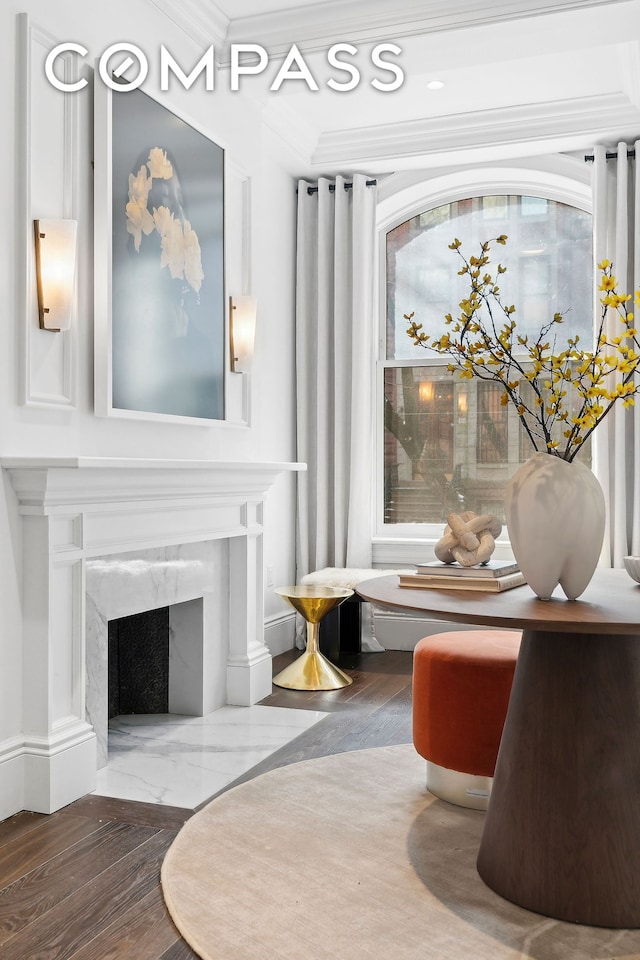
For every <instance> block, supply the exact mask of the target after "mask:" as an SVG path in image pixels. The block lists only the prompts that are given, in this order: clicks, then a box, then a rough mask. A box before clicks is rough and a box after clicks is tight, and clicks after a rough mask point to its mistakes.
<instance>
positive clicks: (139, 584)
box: [0, 457, 305, 813]
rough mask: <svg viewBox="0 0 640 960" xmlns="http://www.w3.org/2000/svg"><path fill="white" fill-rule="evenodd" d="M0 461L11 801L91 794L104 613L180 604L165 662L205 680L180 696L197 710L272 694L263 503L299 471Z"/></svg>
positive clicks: (100, 730)
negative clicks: (11, 547) (14, 629)
mask: <svg viewBox="0 0 640 960" xmlns="http://www.w3.org/2000/svg"><path fill="white" fill-rule="evenodd" d="M1 463H2V467H3V468H4V469H6V470H7V472H8V474H9V476H10V479H11V483H12V485H13V488H14V490H15V492H16V495H17V498H18V503H19V511H20V514H21V515H22V527H23V552H24V556H23V562H24V595H23V622H24V635H23V652H24V653H23V656H24V660H23V663H24V680H23V703H24V708H23V742H22V743H21V744H20V745H18V744H14V749H13V750H12V751H11V757H9V756H8V755H7V759H11V760H12V761H17V760H21V764H19V765H16V763H15V762H14V763H11V764H7V765H5V764H3V763H0V771H1V770H2V767H3V766H4V767H5V770H6V771H7V772H8V773H9V772H10V773H11V775H12V776H14V777H15V776H17V775H18V774H17V771H18V770H19V769H20V766H21V767H22V778H23V791H24V792H23V797H24V800H23V807H24V809H27V810H33V811H36V812H39V813H52V812H53V811H55V810H57V809H59V808H60V807H63V806H65V805H66V804H68V803H71V802H72V801H73V800H76V799H78V798H79V797H81V796H84V795H85V794H86V793H90V792H91V791H92V790H94V789H95V785H96V771H97V768H98V766H99V765H100V764H101V763H103V762H104V759H105V750H106V722H107V721H106V695H107V675H106V661H107V653H106V635H107V631H106V627H107V620H108V619H111V618H113V617H115V616H121V615H127V614H129V613H136V612H141V611H142V610H143V609H149V608H150V607H152V606H164V605H168V604H173V603H176V604H179V605H181V606H180V607H177V608H176V609H177V611H178V613H177V614H176V617H175V619H174V627H175V624H178V626H177V627H175V629H174V630H173V632H174V634H175V636H176V637H178V638H179V633H180V630H181V629H184V628H185V625H186V634H185V636H188V639H187V640H185V643H186V644H187V647H188V653H184V650H183V653H184V656H182V655H180V654H178V659H182V660H183V661H184V660H189V661H191V667H193V666H194V662H195V667H196V671H195V672H196V673H198V671H200V673H201V675H202V676H204V678H205V680H204V685H201V688H200V690H199V691H197V690H196V691H195V693H194V692H193V690H192V691H191V692H190V694H189V695H190V697H191V698H192V699H193V698H194V697H195V700H196V701H197V700H198V699H200V700H201V702H202V706H203V709H204V710H208V709H209V707H212V709H215V708H216V707H217V706H221V705H222V704H223V703H228V704H236V705H250V704H252V703H255V702H257V701H258V700H260V699H262V698H263V697H265V696H266V695H267V694H268V693H269V692H270V691H271V654H270V653H269V650H268V648H267V647H266V645H265V643H264V566H263V564H264V561H263V514H264V501H265V497H266V494H267V491H268V490H269V488H270V487H271V486H272V484H273V483H274V481H275V480H276V478H277V477H278V476H280V475H281V474H282V473H284V472H289V471H296V470H301V469H305V466H304V464H299V463H258V462H230V461H219V462H216V461H200V460H197V461H193V460H143V459H110V458H97V457H92V458H82V457H80V458H46V459H44V458H42V459H41V458H32V457H26V458H24V457H23V458H3V459H2V461H1ZM136 578H137V580H136ZM185 649H186V648H185ZM175 654H176V646H175V644H174V655H175ZM183 687H184V684H181V683H178V688H179V689H183ZM103 704H104V706H103ZM87 708H89V711H88V710H87ZM88 714H89V715H88ZM18 747H20V749H18ZM0 753H1V751H0ZM99 756H100V757H101V759H100V760H99V759H98V757H99ZM1 759H2V758H1V757H0V760H1ZM17 791H18V786H17V784H16V785H14V790H13V792H14V794H16V793H17Z"/></svg>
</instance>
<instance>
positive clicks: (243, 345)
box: [229, 297, 256, 373]
mask: <svg viewBox="0 0 640 960" xmlns="http://www.w3.org/2000/svg"><path fill="white" fill-rule="evenodd" d="M255 335H256V298H255V297H230V298H229V343H230V346H231V369H232V370H233V372H234V373H246V372H247V371H248V370H249V369H250V368H251V361H252V359H253V342H254V340H255Z"/></svg>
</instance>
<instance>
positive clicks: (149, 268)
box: [94, 76, 227, 423]
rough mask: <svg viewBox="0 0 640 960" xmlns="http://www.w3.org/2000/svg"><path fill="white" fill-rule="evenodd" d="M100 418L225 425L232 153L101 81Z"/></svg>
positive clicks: (97, 169)
mask: <svg viewBox="0 0 640 960" xmlns="http://www.w3.org/2000/svg"><path fill="white" fill-rule="evenodd" d="M95 83H96V94H95V108H96V109H95V161H94V189H95V200H94V217H95V244H94V250H95V252H94V258H95V364H94V366H95V411H96V414H97V415H99V416H122V417H136V418H141V417H142V418H144V419H155V420H175V421H186V422H194V423H203V422H206V421H211V420H223V419H224V417H225V404H224V398H225V367H226V363H225V359H226V357H227V329H226V328H227V324H226V310H225V295H224V242H223V240H224V151H223V149H222V147H220V146H219V145H218V144H216V143H214V141H213V140H211V138H210V137H209V136H207V135H206V134H205V133H203V131H202V130H200V129H199V128H197V127H196V125H195V124H193V123H192V122H188V121H187V120H185V119H183V118H182V117H179V116H178V115H177V114H176V113H174V112H173V111H172V110H170V109H168V108H167V107H166V106H164V105H162V104H161V103H159V102H158V101H156V100H154V99H153V98H152V97H150V96H148V94H146V93H143V92H142V91H141V90H139V89H138V90H128V91H126V92H125V91H123V92H122V93H119V92H117V91H112V90H110V89H109V88H108V87H107V86H106V85H105V84H102V83H101V82H100V79H99V78H98V77H97V76H96V81H95Z"/></svg>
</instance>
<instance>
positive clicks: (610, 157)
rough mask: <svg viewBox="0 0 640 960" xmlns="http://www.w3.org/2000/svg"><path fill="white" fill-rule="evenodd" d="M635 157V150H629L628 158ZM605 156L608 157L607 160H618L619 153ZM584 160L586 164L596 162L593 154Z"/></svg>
mask: <svg viewBox="0 0 640 960" xmlns="http://www.w3.org/2000/svg"><path fill="white" fill-rule="evenodd" d="M635 155H636V152H635V150H627V156H628V157H635ZM605 156H606V158H607V160H617V158H618V154H617V153H607V154H605ZM584 159H585V162H586V163H593V161H594V160H595V157H594V156H593V154H591V155H590V156H589V155H587V156H586V157H585V158H584Z"/></svg>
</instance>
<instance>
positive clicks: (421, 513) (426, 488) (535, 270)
mask: <svg viewBox="0 0 640 960" xmlns="http://www.w3.org/2000/svg"><path fill="white" fill-rule="evenodd" d="M501 234H506V235H507V237H508V242H507V245H506V247H502V246H498V247H494V248H493V251H492V267H493V270H494V271H495V268H496V266H497V264H498V262H499V263H501V264H503V265H504V266H506V267H507V272H506V273H505V274H504V275H503V276H502V277H501V283H500V288H501V291H502V293H503V295H504V300H505V302H506V303H507V304H511V303H512V304H514V305H515V306H516V313H515V320H516V322H517V329H518V333H521V334H522V335H525V334H529V335H531V334H534V333H535V334H537V332H538V331H539V330H540V328H541V327H542V326H543V325H544V324H545V323H547V322H548V321H549V320H550V319H551V318H552V317H553V315H554V313H556V312H561V313H563V314H565V320H564V323H563V325H562V327H561V328H559V329H560V330H561V332H562V334H563V337H569V336H571V337H574V336H576V335H578V336H579V337H580V343H581V344H587V343H590V342H591V341H592V338H593V308H592V295H593V294H592V252H591V250H592V247H591V215H590V214H589V213H588V212H586V211H585V210H583V209H579V208H578V207H576V206H571V205H569V204H567V203H563V202H559V201H558V200H556V199H548V198H546V197H544V196H529V195H524V194H516V193H509V194H507V193H500V192H499V191H498V190H496V191H495V193H493V194H492V195H484V196H470V197H467V198H464V199H456V200H453V201H451V202H448V203H440V204H439V205H437V206H433V207H430V208H427V209H423V210H422V211H421V212H420V213H418V214H417V215H413V216H411V218H410V219H406V220H404V222H402V223H399V224H397V225H395V226H393V227H392V229H389V230H387V231H386V241H385V262H386V288H385V289H386V325H385V337H384V351H383V354H384V355H383V357H382V362H381V366H382V385H381V406H382V407H383V408H384V414H383V416H381V424H380V427H381V432H382V434H383V436H382V438H381V449H382V456H381V459H382V464H381V468H382V473H383V483H382V496H381V500H382V503H381V504H380V508H381V510H380V512H381V514H382V516H381V518H380V519H381V521H382V524H381V525H380V524H378V530H380V529H382V530H385V531H389V532H390V531H392V530H396V531H399V530H400V529H402V528H404V530H405V532H409V533H410V530H411V525H416V524H421V525H423V524H430V523H433V524H437V525H438V528H439V529H440V530H441V529H442V523H443V521H444V520H445V518H446V516H447V514H448V513H449V512H450V511H451V510H455V511H457V512H460V511H461V510H474V511H475V512H476V513H483V512H491V513H495V514H497V515H498V516H501V515H502V501H503V489H504V484H505V483H506V481H507V480H508V478H509V477H510V476H511V474H512V473H513V472H514V470H515V469H516V468H517V466H518V464H519V463H521V462H522V461H523V460H525V459H526V458H527V457H528V456H529V455H530V453H532V452H533V451H532V448H531V447H530V444H529V441H528V438H527V437H526V434H525V432H524V430H523V429H522V427H521V425H520V421H519V418H518V415H517V412H516V411H515V410H512V409H511V406H512V405H509V406H504V405H502V404H501V395H502V390H501V388H500V386H499V385H497V384H493V383H491V382H481V381H477V380H471V381H462V380H460V379H459V378H458V376H457V375H455V374H451V373H450V372H449V371H448V369H447V363H448V361H447V359H446V358H443V357H439V356H438V355H437V354H434V353H432V352H430V351H428V350H424V349H422V348H420V347H415V346H414V345H413V344H412V342H411V340H410V338H409V337H408V336H407V333H406V329H407V321H406V319H405V316H404V315H405V314H409V313H412V312H413V313H414V314H415V319H416V320H418V321H419V322H421V323H422V324H423V326H424V329H425V331H426V332H427V333H429V334H430V335H432V336H433V335H439V334H441V333H444V332H445V330H446V326H445V323H444V317H445V315H446V314H447V313H452V314H454V315H455V314H456V313H457V312H459V310H458V304H459V302H460V300H461V299H462V298H463V296H467V295H468V286H467V278H466V277H461V276H459V275H458V271H459V269H460V266H461V261H460V259H459V257H458V256H457V255H456V253H455V251H452V250H450V249H449V246H448V245H449V244H450V243H451V241H452V240H453V239H454V238H456V237H457V238H459V239H460V240H461V241H462V249H463V251H464V253H465V255H466V256H467V257H469V256H470V255H471V254H477V253H478V251H479V248H480V244H481V243H482V242H483V241H484V240H490V239H492V238H495V237H498V236H500V235H501ZM563 343H564V340H563ZM583 456H584V457H586V458H587V460H588V458H589V456H590V452H589V450H588V448H587V449H585V451H584V454H583ZM405 525H408V526H405ZM422 529H424V528H422Z"/></svg>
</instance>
